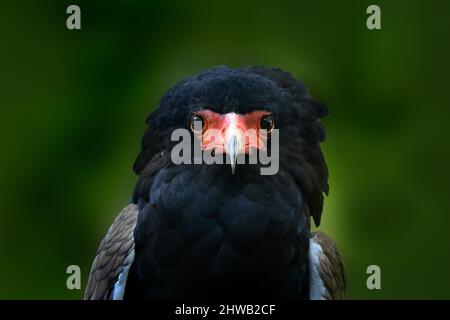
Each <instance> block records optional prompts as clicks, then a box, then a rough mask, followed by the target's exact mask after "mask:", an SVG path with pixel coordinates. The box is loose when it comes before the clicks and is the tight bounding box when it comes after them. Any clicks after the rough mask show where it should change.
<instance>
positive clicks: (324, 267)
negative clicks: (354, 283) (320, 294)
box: [311, 231, 347, 300]
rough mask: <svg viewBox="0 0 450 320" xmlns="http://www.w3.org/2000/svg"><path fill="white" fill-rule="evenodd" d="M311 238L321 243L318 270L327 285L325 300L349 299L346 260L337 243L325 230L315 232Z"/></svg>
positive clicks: (325, 285)
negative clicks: (343, 259) (343, 258)
mask: <svg viewBox="0 0 450 320" xmlns="http://www.w3.org/2000/svg"><path fill="white" fill-rule="evenodd" d="M311 240H312V241H314V242H315V243H317V244H319V245H320V247H321V248H322V252H321V253H319V265H318V271H319V275H320V278H321V280H322V282H323V284H324V287H325V290H326V292H325V294H324V298H325V300H342V299H347V279H346V275H345V268H344V262H343V261H342V257H341V255H340V254H339V251H338V249H337V246H336V243H335V242H334V241H333V240H332V239H331V238H330V237H329V236H328V235H327V234H325V233H324V232H320V231H319V232H314V233H312V234H311Z"/></svg>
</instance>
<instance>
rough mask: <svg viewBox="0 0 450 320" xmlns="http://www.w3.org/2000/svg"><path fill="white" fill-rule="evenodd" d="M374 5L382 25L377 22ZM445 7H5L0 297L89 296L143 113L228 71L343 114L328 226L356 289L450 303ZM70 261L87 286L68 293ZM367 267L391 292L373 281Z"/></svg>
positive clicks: (449, 25) (364, 295) (334, 137)
mask: <svg viewBox="0 0 450 320" xmlns="http://www.w3.org/2000/svg"><path fill="white" fill-rule="evenodd" d="M374 3H375V4H378V5H379V6H380V7H381V11H382V30H381V31H369V30H368V29H367V28H366V18H367V15H366V8H367V6H368V5H369V4H374ZM70 4H77V5H79V6H80V7H81V12H82V14H81V15H82V29H81V30H80V31H70V30H68V29H67V28H66V18H67V16H68V15H67V14H66V8H67V6H68V5H70ZM449 14H450V2H448V1H406V0H403V1H331V0H330V1H299V0H298V1H280V0H277V1H232V0H228V1H223V2H217V1H214V2H213V1H194V0H192V1H185V2H180V1H138V0H131V1H130V0H128V1H125V0H121V1H96V2H95V3H94V1H54V2H51V1H40V3H38V2H37V1H34V2H31V1H29V2H24V1H15V2H13V1H8V2H6V1H4V2H2V4H1V10H0V35H1V52H0V67H1V68H0V75H1V76H0V90H1V91H0V112H1V113H0V121H1V125H0V139H1V140H0V142H1V144H0V146H1V150H2V156H1V159H0V168H1V171H0V172H1V176H0V199H1V202H0V204H1V213H0V253H1V257H0V298H4V299H11V298H24V299H38V298H42V299H78V298H81V297H82V291H83V290H84V285H85V283H86V281H87V276H88V272H89V268H90V263H91V261H92V259H93V257H94V255H95V252H96V249H97V246H98V244H99V242H100V240H101V238H102V237H103V235H104V233H105V232H106V230H107V228H108V226H109V224H110V223H111V221H112V220H113V218H114V217H115V215H116V214H117V213H118V212H119V211H120V210H121V209H122V207H124V206H125V205H126V204H127V203H128V201H129V199H130V195H131V192H132V189H133V186H134V183H135V181H136V177H135V176H134V173H133V172H132V164H133V162H134V159H135V157H136V155H137V153H138V150H139V143H140V139H141V136H142V134H143V132H144V129H145V125H144V121H145V118H146V117H147V115H148V114H149V112H150V111H152V110H153V108H154V107H155V106H156V104H157V102H158V99H159V97H160V96H161V95H162V94H163V93H164V92H165V91H166V90H167V89H168V88H170V87H171V86H172V85H174V84H175V83H176V82H177V81H179V80H181V79H182V78H184V77H187V76H189V75H192V74H195V73H197V72H199V71H200V70H202V69H205V68H209V67H212V66H216V65H222V64H226V65H229V66H243V65H268V66H277V67H281V68H283V69H285V70H288V71H290V72H292V73H293V74H294V75H295V76H296V77H297V78H299V79H302V80H304V81H305V82H306V83H307V84H308V85H309V87H310V88H311V91H312V94H313V95H314V96H315V97H316V98H317V99H319V100H321V101H323V102H324V103H326V104H327V105H328V106H329V109H330V111H331V114H330V116H329V117H328V118H326V119H325V120H324V122H325V124H326V126H327V128H328V135H329V139H328V141H327V142H326V143H325V144H324V145H323V149H324V152H325V155H326V158H327V160H328V165H329V169H330V186H331V189H330V195H329V197H328V198H327V199H326V204H325V212H324V216H323V225H322V226H321V229H322V230H324V231H326V232H328V233H329V234H331V235H332V236H333V237H334V238H335V240H336V242H337V243H338V245H339V247H340V249H341V251H342V254H343V257H344V260H345V263H346V266H347V271H348V278H349V293H350V297H351V298H354V299H380V298H382V299H384V298H386V299H392V298H399V299H404V298H426V299H428V298H450V272H449V270H450V248H449V244H450V232H449V222H450V214H449V209H450V199H449V197H450V195H449V189H450V188H449V186H448V183H449V178H450V174H449V170H448V168H447V165H448V163H449V160H450V152H449V146H450V144H449V142H450V141H449V140H450V139H449V138H450V135H449V134H448V125H449V120H450V104H449V102H450V101H449V94H448V91H449V88H448V84H449V81H448V74H449V71H450V68H449V56H450V55H449V53H450V50H449V47H450V46H449V40H448V38H449V31H450V22H449V19H448V16H449ZM71 264H77V265H79V266H80V267H81V270H82V277H83V280H82V283H83V290H73V291H69V290H68V289H67V288H66V277H67V275H66V267H67V266H68V265H71ZM371 264H376V265H379V266H380V267H381V272H382V275H381V286H382V289H381V290H374V291H370V290H368V289H367V288H366V279H367V274H366V268H367V266H369V265H371Z"/></svg>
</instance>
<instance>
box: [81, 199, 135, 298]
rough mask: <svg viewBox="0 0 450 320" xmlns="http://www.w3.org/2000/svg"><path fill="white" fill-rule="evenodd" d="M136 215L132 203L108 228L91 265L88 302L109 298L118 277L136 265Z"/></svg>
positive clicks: (87, 289)
mask: <svg viewBox="0 0 450 320" xmlns="http://www.w3.org/2000/svg"><path fill="white" fill-rule="evenodd" d="M137 216H138V209H137V206H136V205H135V204H130V205H128V206H127V207H125V208H124V209H123V210H122V212H121V213H120V214H119V215H118V216H117V217H116V219H115V220H114V222H113V224H112V225H111V227H110V228H109V230H108V232H107V233H106V236H105V237H104V238H103V240H102V242H101V243H100V246H99V248H98V250H97V255H96V257H95V259H94V262H93V263H92V267H91V272H90V274H89V280H88V283H87V286H86V291H85V293H84V299H85V300H102V299H108V298H109V296H110V293H111V289H112V288H113V287H114V283H115V282H116V281H117V278H118V276H119V274H120V273H121V272H122V271H123V269H124V268H125V267H127V266H129V265H130V264H131V263H132V262H133V261H132V259H131V254H132V252H133V251H134V236H133V231H134V227H135V225H136V221H137Z"/></svg>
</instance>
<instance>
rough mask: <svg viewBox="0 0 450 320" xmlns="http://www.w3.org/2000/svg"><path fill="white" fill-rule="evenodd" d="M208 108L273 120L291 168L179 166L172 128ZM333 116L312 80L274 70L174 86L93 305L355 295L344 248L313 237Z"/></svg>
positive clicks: (140, 164)
mask: <svg viewBox="0 0 450 320" xmlns="http://www.w3.org/2000/svg"><path fill="white" fill-rule="evenodd" d="M202 110H208V112H206V113H200V114H202V115H203V114H206V115H208V114H214V115H218V117H219V118H220V117H221V115H230V114H232V115H242V117H244V116H245V115H248V114H253V115H255V114H256V115H259V114H261V116H264V115H267V114H268V115H270V117H273V121H274V123H275V125H276V128H277V129H279V133H280V146H279V159H280V164H279V171H278V172H277V173H276V174H275V175H268V176H265V175H260V174H259V169H260V166H261V165H260V164H238V165H237V168H236V172H234V171H233V172H231V170H230V168H229V167H228V166H227V165H220V164H212V165H206V164H202V165H192V164H178V165H176V164H174V163H173V161H172V159H171V150H172V148H173V146H174V142H173V141H171V139H170V138H171V133H172V131H173V130H174V129H178V128H189V121H190V119H191V117H192V115H193V114H195V113H196V112H199V111H202ZM260 110H262V111H260ZM255 111H258V113H254V112H255ZM252 112H253V113H252ZM326 114H327V109H326V107H325V106H324V105H322V104H320V103H319V102H317V101H316V100H314V99H313V98H312V97H311V96H310V94H309V92H308V90H307V88H306V86H305V85H304V84H302V83H301V82H298V81H297V80H295V79H294V78H293V77H292V76H291V75H290V74H289V73H286V72H284V71H282V70H280V69H274V68H265V67H248V68H238V69H231V68H228V67H218V68H213V69H210V70H206V71H204V72H202V73H200V74H199V75H197V76H194V77H192V78H189V79H187V80H184V81H182V82H180V83H179V84H178V85H176V86H175V87H174V88H172V89H170V90H169V91H168V92H167V93H166V94H165V95H164V96H163V98H162V99H161V101H160V103H159V105H158V108H157V110H156V111H155V112H153V113H152V114H151V115H150V116H149V118H148V119H147V124H148V129H147V131H146V133H145V134H144V138H143V140H142V144H141V147H142V149H141V152H140V154H139V155H138V157H137V160H136V162H135V164H134V171H135V172H136V174H138V175H139V180H138V182H137V184H136V187H135V190H134V193H133V198H132V204H131V205H129V206H128V207H127V208H125V209H124V210H123V211H122V213H121V214H119V216H118V217H117V218H116V220H115V221H114V223H113V225H112V226H111V228H110V230H109V231H108V233H107V235H106V237H105V238H104V240H103V241H102V243H101V244H100V247H99V250H98V252H97V256H96V258H95V260H94V263H93V266H92V270H91V275H90V279H89V282H88V286H87V289H86V294H85V298H86V299H111V298H125V299H141V298H151V299H183V298H190V299H192V298H220V297H265V298H267V297H270V298H283V299H297V298H300V299H309V298H317V297H319V298H326V299H328V298H345V277H344V271H343V264H342V259H341V258H340V255H339V253H338V251H337V249H336V246H335V244H334V242H332V240H331V239H330V238H329V237H327V236H326V235H325V234H323V233H311V232H310V217H312V218H313V220H314V222H315V224H316V225H317V226H318V225H319V224H320V220H321V215H322V208H323V200H324V197H323V193H328V182H327V180H328V171H327V166H326V163H325V159H324V157H323V154H322V152H321V150H320V147H319V143H320V142H323V141H324V140H325V130H324V127H323V125H322V124H321V122H320V118H321V117H323V116H325V115H326ZM252 117H253V116H252ZM231 119H237V117H236V116H233V117H231ZM242 119H244V118H242ZM204 120H205V121H207V119H204ZM242 121H244V120H242ZM206 123H207V122H206ZM252 123H253V122H252ZM270 123H271V122H269V124H270ZM269 139H270V136H269ZM233 170H234V168H233ZM314 248H315V249H314ZM311 252H313V254H312V253H311ZM312 259H315V260H314V261H315V263H312ZM317 276H319V277H320V279H317ZM311 281H314V283H315V284H316V285H315V286H312V285H311V283H312V282H311ZM320 283H321V284H323V286H324V288H322V289H323V290H322V289H320V288H319V291H318V292H320V294H318V293H315V295H314V296H313V295H311V293H312V292H313V291H314V290H315V288H316V287H317V284H320ZM316 291H317V290H316Z"/></svg>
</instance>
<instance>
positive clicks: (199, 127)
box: [191, 114, 205, 133]
mask: <svg viewBox="0 0 450 320" xmlns="http://www.w3.org/2000/svg"><path fill="white" fill-rule="evenodd" d="M191 130H192V132H194V133H202V132H203V131H204V130H205V121H204V120H203V118H202V117H201V116H200V115H198V114H193V115H192V117H191Z"/></svg>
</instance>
